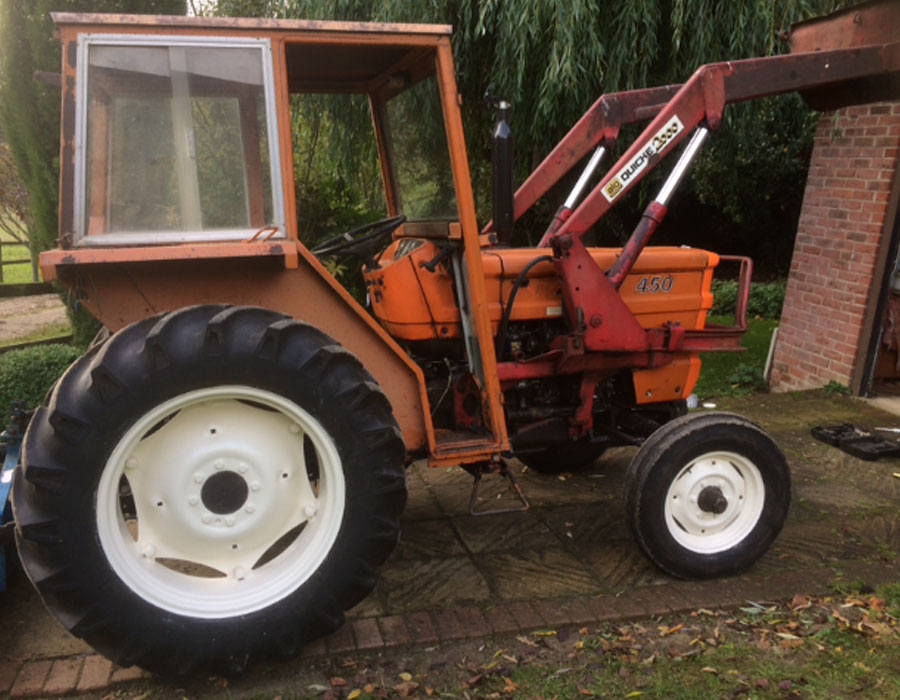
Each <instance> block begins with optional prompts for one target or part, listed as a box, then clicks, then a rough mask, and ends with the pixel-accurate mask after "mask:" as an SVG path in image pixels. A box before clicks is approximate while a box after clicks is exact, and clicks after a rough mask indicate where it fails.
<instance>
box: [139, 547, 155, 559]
mask: <svg viewBox="0 0 900 700" xmlns="http://www.w3.org/2000/svg"><path fill="white" fill-rule="evenodd" d="M141 554H143V555H144V559H153V558H155V557H156V547H154V546H153V545H152V544H148V545H146V546H145V547H144V548H143V549H142V550H141Z"/></svg>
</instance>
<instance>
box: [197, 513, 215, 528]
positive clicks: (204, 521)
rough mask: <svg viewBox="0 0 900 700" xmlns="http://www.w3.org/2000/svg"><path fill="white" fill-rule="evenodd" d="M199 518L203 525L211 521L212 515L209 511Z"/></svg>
mask: <svg viewBox="0 0 900 700" xmlns="http://www.w3.org/2000/svg"><path fill="white" fill-rule="evenodd" d="M200 520H202V521H203V524H204V525H209V524H210V523H211V522H212V516H211V515H210V514H209V513H207V514H205V515H204V516H203V517H202V518H200Z"/></svg>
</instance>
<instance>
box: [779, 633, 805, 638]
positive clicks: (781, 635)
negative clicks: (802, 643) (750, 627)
mask: <svg viewBox="0 0 900 700" xmlns="http://www.w3.org/2000/svg"><path fill="white" fill-rule="evenodd" d="M775 634H776V636H778V637H781V638H782V639H800V637H798V636H797V635H796V634H791V633H790V632H776V633H775Z"/></svg>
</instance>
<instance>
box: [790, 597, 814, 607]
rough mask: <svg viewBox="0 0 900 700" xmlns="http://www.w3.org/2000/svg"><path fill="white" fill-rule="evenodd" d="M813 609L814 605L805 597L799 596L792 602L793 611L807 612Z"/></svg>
mask: <svg viewBox="0 0 900 700" xmlns="http://www.w3.org/2000/svg"><path fill="white" fill-rule="evenodd" d="M810 607H812V603H811V602H810V600H809V598H807V597H806V596H805V595H800V594H797V595H795V596H794V598H793V600H791V610H806V609H807V608H810Z"/></svg>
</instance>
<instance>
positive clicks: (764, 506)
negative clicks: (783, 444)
mask: <svg viewBox="0 0 900 700" xmlns="http://www.w3.org/2000/svg"><path fill="white" fill-rule="evenodd" d="M625 491H626V493H625V502H626V515H627V519H628V523H629V526H630V527H631V531H632V533H633V534H634V536H635V539H636V540H637V542H638V544H639V545H640V547H641V549H643V551H644V553H645V554H646V555H647V556H648V557H649V558H650V559H651V560H652V561H653V562H654V563H655V564H657V566H659V567H660V568H662V569H664V570H665V571H668V572H669V573H671V574H674V575H675V576H680V577H683V578H709V577H714V576H723V575H727V574H734V573H738V572H740V571H743V570H744V569H746V568H748V567H749V566H750V565H751V564H753V563H754V562H755V561H756V560H757V559H759V558H760V557H761V556H762V555H763V554H765V552H766V551H767V550H768V548H769V546H770V545H771V544H772V542H773V541H774V540H775V538H776V537H777V536H778V533H779V532H780V531H781V528H782V526H783V525H784V521H785V519H786V517H787V512H788V507H789V505H790V500H791V480H790V471H789V469H788V465H787V462H786V461H785V458H784V455H783V454H782V453H781V450H779V449H778V446H777V445H776V444H775V442H774V441H773V440H772V439H771V438H770V437H769V436H768V435H767V434H766V433H765V432H764V431H763V430H762V429H761V428H760V427H759V426H757V425H756V424H755V423H752V422H751V421H749V420H747V419H745V418H741V417H740V416H736V415H731V414H727V413H703V414H693V415H688V416H683V417H681V418H677V419H675V420H673V421H672V422H670V423H667V424H666V425H664V426H663V427H662V428H660V429H659V430H657V431H656V432H655V433H653V435H651V436H650V437H649V438H648V439H647V441H646V442H644V444H643V445H642V446H641V449H640V451H639V452H638V454H637V456H636V457H635V459H634V461H633V462H632V464H631V467H630V468H629V471H628V474H627V476H626V481H625Z"/></svg>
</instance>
